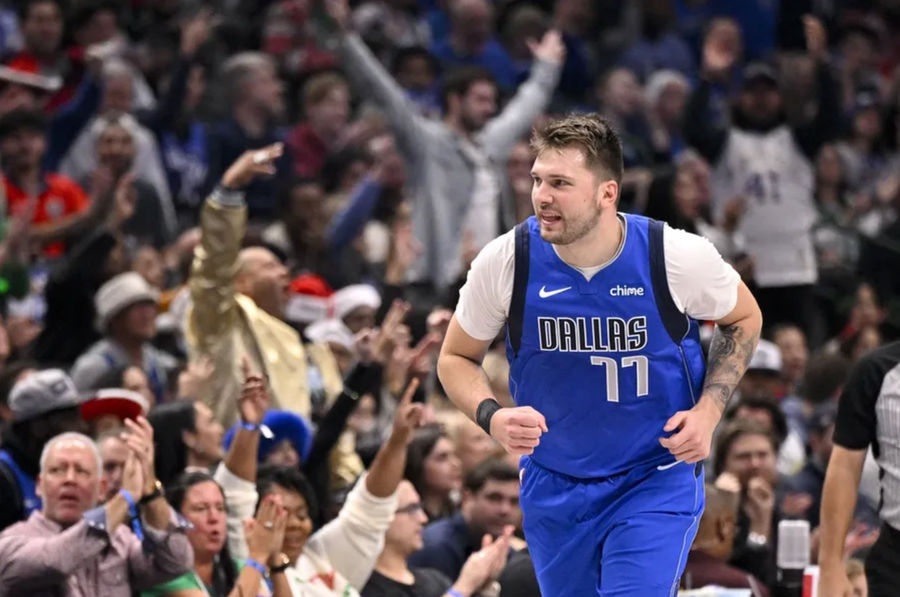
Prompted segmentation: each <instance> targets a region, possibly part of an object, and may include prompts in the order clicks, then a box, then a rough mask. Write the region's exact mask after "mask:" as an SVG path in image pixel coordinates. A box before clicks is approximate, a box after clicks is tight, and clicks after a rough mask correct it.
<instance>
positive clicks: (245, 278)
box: [185, 144, 342, 426]
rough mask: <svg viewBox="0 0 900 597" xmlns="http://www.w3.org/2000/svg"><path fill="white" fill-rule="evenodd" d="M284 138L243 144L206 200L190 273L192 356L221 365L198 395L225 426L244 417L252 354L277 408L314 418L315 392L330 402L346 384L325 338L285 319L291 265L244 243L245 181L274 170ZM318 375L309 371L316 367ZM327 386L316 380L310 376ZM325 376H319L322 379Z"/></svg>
mask: <svg viewBox="0 0 900 597" xmlns="http://www.w3.org/2000/svg"><path fill="white" fill-rule="evenodd" d="M281 152H282V148H281V144H275V145H271V146H269V147H265V148H262V149H258V150H254V151H248V152H245V153H244V154H243V155H242V156H241V157H240V158H238V159H237V161H235V163H234V164H232V166H231V167H230V168H229V169H228V171H227V172H225V174H224V175H223V177H222V181H221V183H220V185H219V187H218V188H217V189H216V190H215V191H213V193H212V194H211V196H210V197H209V198H208V199H207V200H206V203H205V204H204V206H203V210H202V212H201V217H200V227H201V240H200V244H199V245H198V246H197V249H196V251H195V254H194V264H193V270H192V273H191V279H190V291H191V299H192V301H193V305H192V307H191V309H190V311H189V314H188V320H187V329H186V334H185V335H186V338H187V342H188V347H189V351H190V353H191V356H192V357H197V356H200V355H206V356H208V357H209V358H210V359H211V360H212V362H213V364H214V365H215V373H214V374H213V376H212V378H211V379H210V382H209V383H208V384H206V387H205V388H203V391H202V392H201V396H200V399H201V400H202V401H203V402H205V403H206V404H207V405H209V407H210V408H211V409H212V411H213V412H214V413H215V416H216V419H218V421H219V422H220V423H222V424H223V425H225V426H230V425H232V424H233V423H234V422H235V421H236V420H237V417H238V411H237V404H238V401H237V398H238V396H239V395H240V389H241V383H242V381H243V378H244V377H243V373H242V370H241V367H242V362H243V360H244V359H245V358H246V359H247V361H249V363H250V365H251V367H252V369H253V370H254V371H260V372H263V373H264V374H265V376H266V377H267V379H268V383H269V391H270V393H271V396H272V402H273V404H272V406H273V408H277V409H281V410H289V411H292V412H296V413H299V414H301V415H303V416H304V417H306V418H307V419H309V418H310V410H311V400H310V394H311V393H312V392H315V391H318V392H322V393H324V397H325V400H326V401H327V402H330V401H331V400H332V399H334V397H335V396H337V394H339V393H340V391H341V388H342V381H341V378H340V373H339V372H338V368H337V363H336V362H335V359H334V357H333V355H332V354H331V352H330V351H329V350H328V348H327V347H326V346H322V345H308V346H305V347H304V345H303V342H302V340H301V338H300V336H299V334H298V333H297V332H296V331H295V330H294V329H293V328H292V327H291V326H289V325H288V324H287V323H285V322H284V320H283V319H284V307H285V304H286V301H287V298H288V292H289V288H288V285H289V279H288V270H287V268H285V267H284V265H282V263H281V262H280V261H279V260H278V258H277V257H275V255H274V254H273V253H272V252H271V251H269V250H267V249H264V248H262V247H250V248H246V249H241V240H242V239H243V237H244V230H245V226H246V221H247V204H246V202H245V200H244V193H243V191H242V189H243V188H244V187H246V186H247V185H248V184H249V183H250V182H251V181H252V180H254V179H255V178H257V177H259V176H264V175H270V174H273V173H274V165H273V160H275V159H277V158H278V156H280V155H281ZM311 367H314V368H316V369H318V373H319V375H312V376H311V375H310V369H311ZM311 379H313V380H316V382H317V385H320V386H321V387H318V388H316V387H314V388H310V380H311ZM319 380H321V381H319Z"/></svg>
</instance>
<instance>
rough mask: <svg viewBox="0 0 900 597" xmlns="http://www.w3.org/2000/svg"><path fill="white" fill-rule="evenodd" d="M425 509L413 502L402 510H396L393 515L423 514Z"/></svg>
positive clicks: (419, 503) (420, 504) (418, 503)
mask: <svg viewBox="0 0 900 597" xmlns="http://www.w3.org/2000/svg"><path fill="white" fill-rule="evenodd" d="M424 511H425V508H423V507H422V503H421V502H413V503H411V504H407V505H405V506H403V507H402V508H397V510H396V512H395V514H418V513H419V512H424Z"/></svg>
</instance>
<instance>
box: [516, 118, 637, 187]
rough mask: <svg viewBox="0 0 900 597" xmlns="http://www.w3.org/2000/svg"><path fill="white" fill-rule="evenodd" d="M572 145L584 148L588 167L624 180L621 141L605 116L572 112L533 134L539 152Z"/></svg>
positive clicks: (609, 177) (533, 145)
mask: <svg viewBox="0 0 900 597" xmlns="http://www.w3.org/2000/svg"><path fill="white" fill-rule="evenodd" d="M571 146H575V147H578V148H579V149H581V151H582V152H584V156H585V157H586V158H587V164H588V167H590V168H591V169H592V170H594V171H596V172H597V173H598V174H600V175H601V176H602V177H603V178H605V179H607V180H614V181H616V182H617V183H621V182H622V173H623V172H624V170H625V167H624V165H623V163H622V142H621V141H620V140H619V136H618V135H617V134H616V132H615V131H614V130H613V128H612V127H611V126H610V124H609V123H608V122H607V121H606V119H604V118H602V117H601V116H599V115H598V114H571V115H569V116H566V117H565V118H561V119H558V120H552V121H550V122H549V123H547V124H546V125H544V126H543V127H541V128H539V129H535V131H534V134H533V135H532V136H531V147H532V149H533V150H534V151H535V153H536V154H540V153H542V152H544V151H546V150H548V149H564V148H566V147H571Z"/></svg>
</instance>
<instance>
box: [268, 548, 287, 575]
mask: <svg viewBox="0 0 900 597" xmlns="http://www.w3.org/2000/svg"><path fill="white" fill-rule="evenodd" d="M278 561H279V564H278V565H277V566H269V576H271V575H273V574H278V573H279V572H284V571H285V570H287V569H288V567H289V566H290V565H291V559H290V558H289V557H287V555H285V554H284V553H280V554H278Z"/></svg>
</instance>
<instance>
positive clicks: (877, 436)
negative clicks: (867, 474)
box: [834, 342, 900, 530]
mask: <svg viewBox="0 0 900 597" xmlns="http://www.w3.org/2000/svg"><path fill="white" fill-rule="evenodd" d="M834 443H835V444H837V445H840V446H843V447H844V448H847V449H848V450H864V449H866V448H867V447H868V446H870V445H871V446H872V453H873V454H874V456H875V461H876V462H877V463H878V468H879V480H880V496H879V503H878V512H879V515H880V516H881V519H882V520H883V521H884V522H886V523H887V524H889V525H890V526H892V527H893V528H895V529H898V530H900V342H893V343H891V344H886V345H885V346H882V347H881V348H878V349H876V350H874V351H872V352H870V353H869V354H867V355H865V356H864V357H862V358H861V359H860V360H859V362H858V363H857V364H856V365H855V366H854V368H853V371H852V372H851V374H850V377H849V379H848V380H847V383H846V385H845V386H844V390H843V393H842V395H841V398H840V404H839V407H838V416H837V421H836V423H835V429H834Z"/></svg>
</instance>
